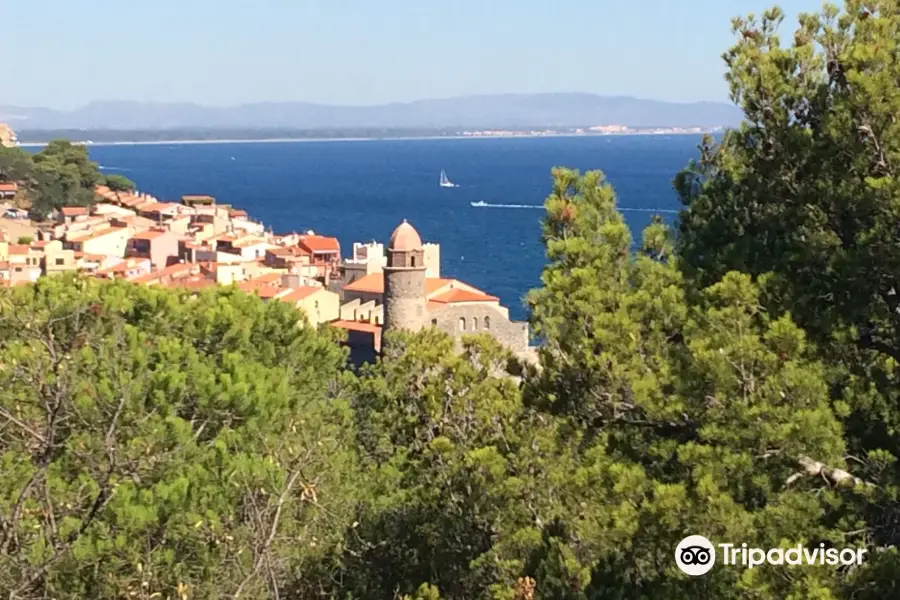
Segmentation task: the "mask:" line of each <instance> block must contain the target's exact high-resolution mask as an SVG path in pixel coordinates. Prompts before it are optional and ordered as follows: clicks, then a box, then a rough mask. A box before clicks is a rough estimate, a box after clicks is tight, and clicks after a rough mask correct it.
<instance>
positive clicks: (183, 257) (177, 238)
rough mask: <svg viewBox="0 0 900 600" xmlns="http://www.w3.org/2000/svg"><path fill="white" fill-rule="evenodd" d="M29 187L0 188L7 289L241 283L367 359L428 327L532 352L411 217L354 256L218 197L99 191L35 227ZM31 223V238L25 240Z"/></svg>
mask: <svg viewBox="0 0 900 600" xmlns="http://www.w3.org/2000/svg"><path fill="white" fill-rule="evenodd" d="M20 191H21V190H19V189H18V185H17V184H16V183H9V182H7V183H3V184H0V203H3V202H6V203H7V204H6V205H4V207H3V210H4V211H5V217H6V218H4V220H3V224H0V287H13V286H18V285H26V284H29V283H32V282H35V281H37V280H38V279H39V278H40V277H46V276H52V275H56V274H59V273H66V272H72V271H77V272H80V273H83V274H86V275H88V276H90V277H96V278H100V279H107V280H112V279H122V280H125V281H128V282H132V283H134V284H136V285H148V286H159V287H166V288H178V289H183V290H189V291H190V293H196V292H198V291H199V290H201V289H204V288H208V287H213V286H216V285H223V286H231V285H233V286H236V287H237V288H239V289H240V290H242V291H244V292H246V293H248V294H254V295H256V296H258V297H260V298H261V299H262V300H264V301H266V302H284V303H287V304H290V305H292V306H294V307H296V308H298V309H300V310H302V311H303V312H304V313H305V315H306V318H307V321H308V322H309V324H310V325H312V326H319V325H322V324H326V323H327V324H330V325H331V326H334V327H338V328H341V329H344V330H346V331H347V332H348V335H347V343H348V345H349V346H350V347H351V350H352V353H353V354H354V356H355V357H357V358H359V359H360V360H367V359H371V358H372V357H374V356H375V355H377V353H378V352H379V351H380V349H381V339H382V333H383V332H384V331H388V330H391V329H404V330H418V329H422V328H424V327H428V326H434V327H438V328H440V329H442V330H444V331H446V332H447V333H449V334H451V335H452V336H453V337H455V338H457V339H459V338H460V337H461V336H463V335H465V334H470V333H488V334H491V335H493V336H494V337H495V338H497V339H498V340H499V341H501V342H502V343H503V344H504V345H505V346H506V347H508V348H509V349H510V350H511V351H513V352H514V353H516V354H518V355H520V356H525V355H528V353H529V346H528V326H527V324H526V323H522V322H514V321H511V320H510V318H509V311H508V309H507V308H506V307H504V306H502V305H501V304H500V300H499V299H498V298H497V297H495V296H491V295H490V294H488V293H487V292H485V291H482V290H480V289H477V288H475V287H474V286H471V285H469V284H467V283H465V282H463V281H460V280H459V279H455V278H452V277H445V276H444V275H443V274H442V273H441V264H440V263H441V261H440V246H439V245H438V244H436V243H423V242H422V240H421V238H420V237H419V234H418V232H417V231H416V230H415V228H414V227H413V226H412V225H411V224H409V223H406V222H405V221H404V222H402V223H400V224H399V225H398V227H397V229H396V230H395V231H394V232H393V234H392V235H391V237H390V241H389V242H388V244H387V247H385V245H384V244H382V243H379V242H369V243H359V242H357V243H354V244H353V247H352V252H351V254H350V256H349V257H347V258H344V257H342V251H341V250H342V249H341V245H340V243H339V241H338V240H337V239H336V238H335V237H331V236H328V235H322V234H319V233H316V232H314V231H306V232H303V233H290V234H287V235H276V234H274V233H272V232H271V231H270V230H267V228H266V226H265V225H264V224H263V223H260V222H258V221H255V220H253V219H251V218H250V216H249V215H248V214H247V211H245V210H242V209H239V208H234V207H231V206H228V205H223V204H219V203H217V202H216V199H215V198H213V197H212V196H205V195H185V196H182V197H181V198H180V199H179V201H177V202H166V201H161V200H160V199H158V198H156V197H153V196H151V195H149V194H145V193H141V192H138V191H130V192H121V191H113V190H112V189H110V188H109V187H107V186H105V185H100V186H97V187H96V188H95V189H94V193H95V196H96V202H95V203H94V204H92V205H91V206H64V207H62V208H60V209H58V210H56V211H54V212H53V214H52V215H51V217H50V220H49V221H48V222H39V223H36V224H33V225H31V224H30V223H29V221H28V219H27V213H25V212H24V211H22V210H21V209H17V208H14V207H12V205H11V204H10V201H11V200H12V199H13V198H15V197H16V196H17V194H19V193H20ZM17 224H18V225H19V226H20V229H18V230H17V233H16V234H13V233H11V232H10V231H9V230H10V229H11V228H12V227H13V226H15V225H17ZM22 227H24V228H25V229H22ZM29 228H30V234H31V235H22V233H24V232H26V231H29ZM385 233H386V234H389V232H385Z"/></svg>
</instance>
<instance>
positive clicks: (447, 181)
mask: <svg viewBox="0 0 900 600" xmlns="http://www.w3.org/2000/svg"><path fill="white" fill-rule="evenodd" d="M441 187H456V184H455V183H453V182H451V181H450V179H449V178H448V177H447V172H446V171H444V170H443V169H441Z"/></svg>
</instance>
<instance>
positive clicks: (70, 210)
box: [60, 206, 89, 217]
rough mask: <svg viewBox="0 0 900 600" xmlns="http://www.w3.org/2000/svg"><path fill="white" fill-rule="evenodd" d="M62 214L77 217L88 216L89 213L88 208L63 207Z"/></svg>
mask: <svg viewBox="0 0 900 600" xmlns="http://www.w3.org/2000/svg"><path fill="white" fill-rule="evenodd" d="M60 212H62V214H63V215H65V216H67V217H77V216H79V215H86V214H88V212H89V211H88V207H87V206H63V207H62V208H61V209H60Z"/></svg>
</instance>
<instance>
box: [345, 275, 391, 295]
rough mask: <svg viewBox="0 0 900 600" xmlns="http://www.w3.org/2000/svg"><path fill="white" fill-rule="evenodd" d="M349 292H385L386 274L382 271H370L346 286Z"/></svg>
mask: <svg viewBox="0 0 900 600" xmlns="http://www.w3.org/2000/svg"><path fill="white" fill-rule="evenodd" d="M344 291H347V292H367V293H370V294H383V293H384V275H383V274H382V273H370V274H368V275H364V276H363V277H360V278H359V279H357V280H356V281H354V282H353V283H350V284H347V285H345V286H344Z"/></svg>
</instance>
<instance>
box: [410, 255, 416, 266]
mask: <svg viewBox="0 0 900 600" xmlns="http://www.w3.org/2000/svg"><path fill="white" fill-rule="evenodd" d="M409 266H411V267H414V266H416V256H415V255H412V256H410V257H409Z"/></svg>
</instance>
